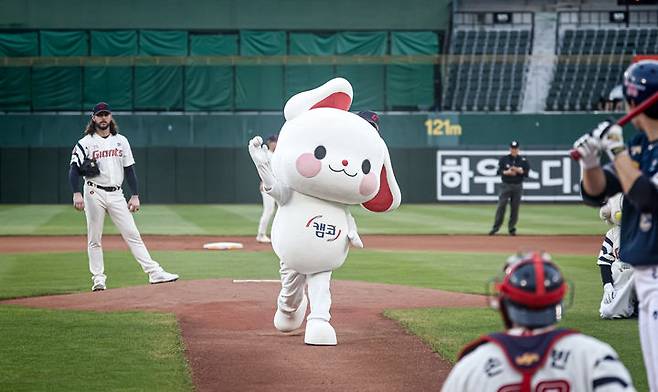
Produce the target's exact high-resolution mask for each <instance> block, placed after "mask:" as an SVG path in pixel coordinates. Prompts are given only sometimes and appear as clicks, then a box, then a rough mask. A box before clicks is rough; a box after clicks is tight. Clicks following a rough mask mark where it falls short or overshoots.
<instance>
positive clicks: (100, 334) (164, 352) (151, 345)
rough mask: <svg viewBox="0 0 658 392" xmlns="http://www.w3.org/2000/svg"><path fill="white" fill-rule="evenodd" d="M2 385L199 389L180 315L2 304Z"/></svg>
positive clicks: (43, 388)
mask: <svg viewBox="0 0 658 392" xmlns="http://www.w3.org/2000/svg"><path fill="white" fill-rule="evenodd" d="M0 390H2V391H46V390H47V391H93V390H102V391H152V390H158V391H192V390H193V386H192V381H191V377H190V373H189V370H188V368H187V364H186V362H185V360H184V357H183V344H182V341H181V339H180V332H179V330H178V325H177V323H176V319H175V317H174V316H173V315H171V314H159V313H137V312H130V313H127V312H124V313H96V312H80V311H52V310H43V309H26V308H20V307H13V306H0Z"/></svg>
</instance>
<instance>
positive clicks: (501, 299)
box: [495, 252, 567, 328]
mask: <svg viewBox="0 0 658 392" xmlns="http://www.w3.org/2000/svg"><path fill="white" fill-rule="evenodd" d="M566 290H567V287H566V284H565V282H564V279H563V277H562V273H561V272H560V269H559V268H558V267H557V265H555V264H554V263H553V262H552V261H551V260H550V257H549V256H548V255H547V254H545V253H540V252H533V253H528V254H525V255H519V256H516V257H513V258H511V259H510V260H508V263H507V265H506V267H505V271H504V276H503V277H502V280H499V281H497V282H496V284H495V291H496V298H495V299H496V301H495V305H496V307H497V308H498V309H499V310H500V311H501V313H502V316H503V321H504V322H505V326H506V327H507V328H511V327H512V326H513V325H518V326H523V327H527V328H541V327H546V326H549V325H551V324H555V323H556V322H557V321H558V320H560V318H561V317H562V300H563V298H564V294H565V293H566Z"/></svg>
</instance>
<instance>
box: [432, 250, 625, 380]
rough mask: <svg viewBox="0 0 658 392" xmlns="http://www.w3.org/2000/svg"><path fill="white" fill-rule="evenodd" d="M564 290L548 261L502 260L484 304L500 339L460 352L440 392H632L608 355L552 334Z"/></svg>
mask: <svg viewBox="0 0 658 392" xmlns="http://www.w3.org/2000/svg"><path fill="white" fill-rule="evenodd" d="M566 290H567V287H566V284H565V282H564V278H563V277H562V273H561V272H560V270H559V268H558V267H557V265H555V264H554V263H553V262H551V261H550V258H549V257H548V255H546V254H541V253H538V252H535V253H531V254H526V255H522V256H518V257H513V258H510V260H508V264H507V265H506V266H505V270H504V276H503V277H502V278H501V279H498V280H497V281H496V285H495V291H496V295H495V297H493V298H491V305H492V306H493V307H494V308H496V309H498V310H499V311H500V313H501V315H502V317H503V322H504V323H505V328H506V330H505V332H502V333H494V334H491V335H487V336H484V337H481V338H479V339H477V340H476V341H474V342H473V343H471V344H469V345H467V346H466V348H464V350H463V351H462V353H461V354H460V356H459V362H457V364H456V365H455V367H454V368H453V369H452V371H451V372H450V375H449V376H448V379H447V380H446V382H445V384H444V385H443V389H442V391H444V392H447V391H450V392H453V391H454V392H456V391H459V392H469V391H477V392H483V391H492V392H500V391H505V392H531V391H556V392H562V391H564V392H568V391H579V392H586V391H626V392H629V391H635V388H634V387H633V382H632V381H631V376H630V374H629V373H628V370H627V369H626V367H625V366H624V365H623V364H622V363H621V361H620V360H619V356H617V353H616V352H615V350H613V349H612V347H610V346H609V345H607V344H605V343H603V342H601V341H599V340H597V339H594V338H592V337H590V336H587V335H583V334H581V333H578V332H576V331H572V330H569V329H561V328H557V327H556V325H555V324H557V322H558V321H559V320H560V318H561V316H562V311H563V306H562V300H563V298H564V294H565V292H566Z"/></svg>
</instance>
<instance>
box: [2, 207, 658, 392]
mask: <svg viewBox="0 0 658 392" xmlns="http://www.w3.org/2000/svg"><path fill="white" fill-rule="evenodd" d="M494 210H495V206H494V205H491V204H489V205H476V204H473V205H453V204H426V205H403V206H402V207H401V208H400V209H399V210H397V211H394V212H392V213H387V214H372V213H369V212H367V211H365V210H363V209H360V208H353V214H354V215H355V217H356V221H357V224H358V225H359V232H360V233H362V234H375V233H381V234H483V233H486V232H487V231H488V230H489V228H490V226H491V221H492V219H493V214H494ZM260 212H261V210H260V206H257V205H176V206H170V205H145V206H144V207H143V209H142V211H141V212H140V213H138V214H137V215H136V220H137V224H138V227H139V228H140V230H141V232H142V234H184V235H190V234H196V235H254V234H255V230H256V227H257V223H258V219H259V215H260ZM597 215H598V214H597V211H596V210H595V209H590V208H586V207H583V206H581V205H535V204H532V205H530V204H526V205H523V206H522V207H521V215H520V216H521V218H520V222H519V226H518V230H519V233H521V234H547V235H552V234H597V235H601V234H602V233H603V232H604V231H605V230H606V229H607V228H606V226H605V225H603V224H602V223H601V222H600V221H599V219H598V216H597ZM0 222H2V226H1V227H0V235H21V234H23V235H39V234H40V235H62V234H79V235H81V234H84V233H85V219H84V215H83V214H82V213H78V212H75V211H74V210H73V209H72V208H71V207H69V206H62V205H55V206H39V205H29V206H19V205H16V206H12V205H0ZM503 228H504V227H503ZM105 233H117V231H116V228H115V227H114V225H113V224H112V223H111V221H110V219H109V218H108V219H107V220H106V229H105ZM556 241H559V238H556ZM153 255H154V257H155V258H156V260H158V261H160V262H161V263H162V264H163V266H164V267H165V268H167V269H168V270H171V271H173V272H176V273H179V274H180V275H181V277H182V279H207V278H265V279H271V278H277V277H278V268H279V265H278V260H277V258H276V256H275V255H274V254H273V253H272V252H182V251H181V252H153ZM506 256H507V255H501V254H482V253H448V252H389V251H370V250H352V251H351V253H350V256H349V258H348V260H347V262H346V263H345V265H344V266H343V267H342V268H340V269H339V270H337V271H336V272H335V274H334V277H335V279H349V280H360V281H369V282H381V283H393V284H403V285H410V286H416V287H427V288H437V289H444V290H452V291H461V292H469V293H482V292H483V291H484V287H485V282H486V281H487V280H488V279H489V278H490V277H492V276H493V275H495V274H496V273H498V272H499V270H500V267H501V264H502V262H503V260H504V259H505V257H506ZM595 256H596V255H592V257H582V256H568V255H565V256H556V259H557V260H558V262H559V264H560V265H561V266H562V267H563V268H564V271H565V274H566V276H567V277H568V278H569V279H571V280H572V281H574V282H576V302H575V305H574V306H573V308H571V309H570V310H569V311H568V312H567V314H566V317H565V320H564V323H563V325H564V326H569V327H574V328H576V329H579V330H581V331H582V332H584V333H587V334H591V335H594V336H596V337H599V338H601V339H603V340H605V341H606V342H609V343H610V344H611V345H612V346H613V347H614V348H615V349H616V350H617V351H618V352H619V354H620V355H621V357H622V359H623V360H624V362H625V364H626V366H627V367H628V368H629V370H630V371H631V373H632V374H633V377H634V379H635V383H636V387H637V388H638V390H643V389H646V379H645V375H644V367H643V365H642V358H641V351H640V348H639V347H640V346H639V339H638V333H637V322H636V321H634V320H624V321H601V320H599V319H598V312H597V310H598V304H599V300H600V295H601V285H600V278H599V276H598V269H597V268H596V265H595V263H594V259H595ZM105 260H106V273H107V274H108V276H109V277H108V282H107V283H108V286H109V287H111V288H114V287H125V286H132V285H141V284H146V282H147V277H146V275H144V274H143V273H142V272H141V270H140V268H139V265H138V264H137V263H136V262H135V261H134V260H133V259H132V256H131V255H130V254H129V253H127V252H105ZM90 285H91V281H90V276H89V272H88V270H87V256H86V254H85V253H84V252H83V251H82V249H81V252H75V253H53V254H0V298H13V297H23V296H34V295H44V294H57V293H70V292H79V291H83V292H84V291H88V290H89V289H90ZM387 315H388V316H389V317H391V318H394V319H396V320H399V321H400V322H401V323H402V325H404V326H405V328H408V329H409V330H410V331H412V332H413V333H416V334H418V335H419V336H420V337H421V338H423V339H424V340H426V341H427V342H428V343H429V344H430V345H431V346H432V347H433V348H434V350H436V351H437V352H438V353H439V354H440V355H442V356H443V357H444V358H446V359H448V360H454V358H455V355H456V353H457V352H458V351H459V350H460V349H461V347H462V346H463V345H464V344H465V343H466V342H468V341H470V340H471V339H474V338H476V337H477V336H479V335H481V334H484V333H487V332H490V331H493V330H499V329H500V328H501V323H500V320H499V316H498V315H497V314H496V313H495V312H493V311H489V310H485V309H419V310H405V311H395V310H392V311H388V312H387ZM114 316H116V317H118V319H117V320H119V321H117V322H116V323H115V322H114V321H111V319H110V318H111V317H114ZM85 317H87V318H85ZM122 317H123V319H122ZM150 317H154V318H153V319H150ZM157 317H165V316H161V315H152V314H151V315H149V314H141V313H130V314H129V316H126V315H125V314H116V315H115V314H102V316H101V315H99V314H96V313H85V312H59V311H42V310H27V309H21V308H17V307H10V306H0V328H2V330H0V344H2V343H4V344H3V345H2V348H0V355H1V356H0V366H3V367H2V368H0V390H13V389H19V388H25V389H41V388H39V385H37V384H38V383H45V382H47V381H49V380H51V379H54V381H53V382H52V384H53V385H59V383H61V385H66V384H67V382H68V381H67V380H68V379H67V377H69V376H70V373H71V371H72V370H71V369H74V370H75V366H78V367H80V368H81V369H83V372H86V373H93V371H91V370H85V369H88V366H92V365H91V364H81V365H78V364H77V363H76V362H71V365H72V366H74V367H70V368H68V369H66V370H61V366H62V365H61V364H62V363H64V364H66V363H67V361H68V359H67V358H68V356H70V355H74V356H75V353H80V354H79V357H89V356H90V355H92V354H90V353H91V352H92V351H89V349H88V347H87V346H86V345H84V347H82V346H83V345H82V344H80V345H78V344H77V341H84V339H76V338H75V337H73V335H69V334H70V333H73V331H68V330H67V329H68V328H69V327H68V326H69V324H65V323H64V322H59V321H57V320H67V319H71V320H74V321H75V320H77V323H74V324H76V325H79V326H81V328H82V329H83V330H85V331H86V333H87V335H88V336H104V334H105V330H104V329H103V328H105V326H106V325H117V326H118V327H117V331H116V335H114V334H112V333H110V334H109V335H108V337H107V339H108V340H107V341H106V342H108V344H107V346H112V345H113V343H111V342H114V341H117V342H118V341H122V342H123V341H132V342H133V343H135V341H138V339H133V336H134V335H136V334H135V333H133V332H132V331H133V329H135V328H139V327H138V326H135V325H130V324H129V323H127V321H126V320H127V319H130V320H133V319H134V320H135V321H134V322H135V323H138V322H143V323H148V322H151V323H156V324H157V323H160V322H161V321H162V320H161V319H158V318H157ZM166 317H171V316H166ZM7 320H8V321H7ZM26 320H27V321H26ZM94 320H101V321H99V322H94ZM120 320H124V321H126V323H124V324H122V322H121V321H120ZM149 320H150V321H149ZM172 320H173V318H172ZM172 322H173V321H172ZM26 325H29V328H25V326H26ZM73 329H75V328H73ZM142 329H148V328H142ZM25 331H27V332H25ZM169 331H170V332H171V331H173V332H171V334H169V335H167V334H164V335H166V336H169V337H167V339H168V342H169V343H166V342H165V344H166V345H167V347H172V346H171V344H172V343H171V342H172V341H177V340H176V339H180V338H179V337H178V335H177V334H176V331H175V330H171V329H170V330H169ZM21 334H25V335H26V336H27V337H29V339H28V338H27V337H26V338H25V339H24V338H23V336H22V335H21ZM53 336H55V337H57V336H62V338H61V339H60V340H61V342H59V341H56V342H53V340H54V339H55V338H53ZM126 337H128V338H126ZM21 339H23V340H21ZM146 339H147V340H148V338H146ZM172 339H173V340H172ZM19 341H21V342H25V343H24V344H22V345H20V346H18V348H16V347H11V346H12V342H19ZM7 342H9V343H7ZM104 345H105V344H104ZM117 347H120V346H119V345H117ZM131 348H134V350H135V351H126V352H127V353H129V355H128V357H129V358H126V360H127V361H133V362H130V365H128V364H126V363H117V364H116V366H114V367H113V369H115V371H117V372H123V371H126V372H127V371H134V372H136V373H140V372H148V370H142V368H140V366H141V365H139V363H141V362H140V361H141V358H144V357H145V356H148V355H151V354H152V352H153V350H152V349H151V348H149V347H148V346H140V345H134V344H133V347H131ZM10 349H11V350H14V351H11V352H9V351H8V350H10ZM16 350H18V351H16ZM168 352H172V353H176V354H172V355H173V356H175V357H177V361H178V362H177V363H178V364H179V365H177V366H181V365H180V364H181V363H184V360H183V358H182V354H181V353H180V351H178V352H176V350H175V349H172V350H171V351H168ZM35 353H36V354H35ZM39 356H41V357H47V358H48V360H44V361H43V363H44V365H43V366H41V367H43V369H40V368H39V367H35V366H34V365H32V363H33V362H34V361H38V358H39ZM6 358H10V359H6ZM11 358H14V359H15V361H14V362H13V363H12V365H11V366H9V367H7V366H6V362H7V361H10V360H11ZM35 358H36V359H35ZM3 360H4V362H3ZM174 362H176V361H174ZM132 364H138V365H135V366H133V365H132ZM12 366H13V367H12ZM85 366H87V367H85ZM33 368H35V369H33ZM3 369H10V371H5V373H3V371H4V370H3ZM109 369H112V367H109ZM76 371H77V370H76ZM21 372H22V373H21ZM29 372H32V373H29ZM49 372H50V373H49ZM59 373H61V375H59ZM176 374H177V375H176V378H177V380H171V382H172V383H173V382H180V383H181V384H180V385H176V386H173V385H172V387H171V389H172V390H177V389H182V390H186V389H189V388H190V382H189V375H187V374H186V373H185V374H180V373H176ZM14 375H15V377H14ZM10 377H14V378H10ZM115 379H117V378H116V377H113V380H115ZM121 379H123V380H124V384H121V385H119V384H111V385H110V388H112V385H116V388H119V389H128V388H133V387H132V386H133V383H132V376H129V377H124V378H121ZM5 380H8V381H5ZM11 380H14V381H11ZM21 380H22V382H23V383H24V384H21V383H19V382H20V381H21ZM27 380H34V381H27ZM97 381H98V382H97V383H96V384H94V380H88V381H86V382H84V383H85V384H86V385H85V387H82V386H80V385H79V384H71V385H73V387H71V388H69V390H88V389H107V388H106V383H105V380H104V379H102V380H97ZM4 382H16V383H15V384H7V385H8V387H6V388H5V387H4V384H3V383H4ZM28 382H33V383H37V384H28ZM116 382H117V383H119V381H116ZM136 382H137V381H136ZM140 382H141V381H140ZM145 382H147V383H148V381H145ZM135 385H136V384H135ZM164 388H165V389H167V388H169V387H168V386H167V385H165V387H164ZM46 389H47V388H46ZM53 389H57V388H55V387H53ZM135 389H149V388H141V387H136V388H135Z"/></svg>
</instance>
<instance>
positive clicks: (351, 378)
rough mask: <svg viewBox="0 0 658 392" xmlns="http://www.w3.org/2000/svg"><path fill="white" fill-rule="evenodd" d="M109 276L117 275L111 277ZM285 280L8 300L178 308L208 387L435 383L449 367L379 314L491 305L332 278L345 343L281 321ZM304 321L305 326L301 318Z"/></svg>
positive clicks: (199, 377) (427, 386)
mask: <svg viewBox="0 0 658 392" xmlns="http://www.w3.org/2000/svg"><path fill="white" fill-rule="evenodd" d="M108 283H111V281H108ZM279 288H280V285H279V283H277V282H252V281H244V282H240V283H233V282H232V281H231V280H223V279H222V280H200V281H185V280H182V281H178V282H175V283H170V284H161V285H150V286H137V287H128V288H122V289H110V290H106V291H103V292H96V293H91V292H89V293H82V294H71V295H58V296H46V297H35V298H23V299H15V300H10V301H4V303H13V304H19V305H23V306H31V307H47V308H58V309H81V310H98V311H117V310H145V311H167V312H173V313H175V314H176V316H177V318H178V320H179V322H180V325H181V329H182V333H183V339H184V341H185V345H186V349H187V350H186V351H187V352H186V354H187V357H188V360H189V363H190V365H191V367H192V373H193V379H194V383H195V385H196V387H197V389H198V390H200V391H220V390H221V391H286V392H289V391H378V392H381V391H430V390H439V387H440V385H441V380H443V379H445V377H446V376H447V373H448V371H449V370H450V365H449V364H448V363H447V362H445V361H442V360H441V359H440V358H439V357H438V356H437V355H436V354H434V353H433V352H432V351H431V350H430V349H429V348H428V347H427V346H425V345H424V344H423V343H422V342H421V341H420V340H419V339H418V338H416V337H414V336H411V335H408V334H406V333H405V332H404V330H402V329H401V328H400V327H399V326H398V325H397V324H396V323H395V322H393V321H391V320H388V319H386V318H385V317H383V316H382V315H381V312H382V311H383V310H384V309H396V308H397V309H400V308H415V307H465V306H483V305H484V299H483V298H482V297H481V296H476V295H468V294H458V293H451V292H444V291H439V290H431V289H421V288H413V287H406V286H397V285H385V284H373V283H363V282H348V281H333V282H332V300H333V306H332V321H331V322H332V324H333V325H334V327H335V329H336V333H337V336H338V346H335V347H313V346H306V345H304V343H303V340H304V336H303V335H304V334H303V330H299V331H294V332H292V333H289V334H282V333H280V332H278V331H276V330H275V329H274V326H273V324H272V318H273V316H274V311H275V309H276V297H277V294H278V291H279ZM302 327H303V326H302Z"/></svg>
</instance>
